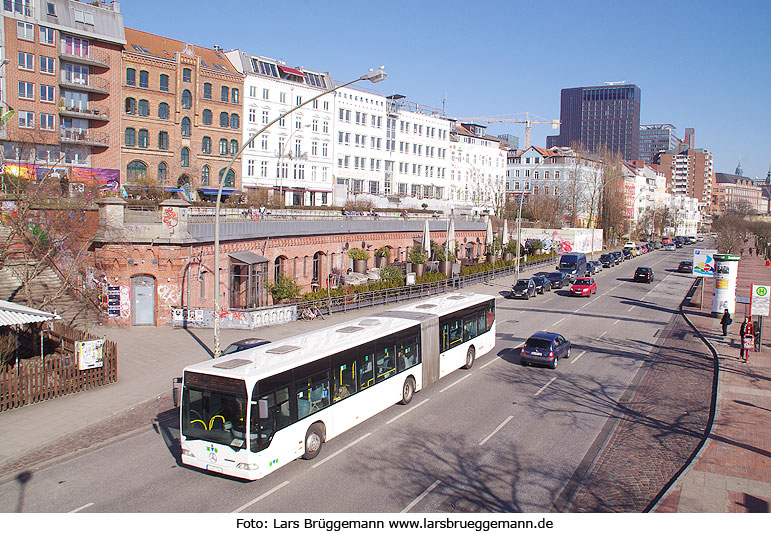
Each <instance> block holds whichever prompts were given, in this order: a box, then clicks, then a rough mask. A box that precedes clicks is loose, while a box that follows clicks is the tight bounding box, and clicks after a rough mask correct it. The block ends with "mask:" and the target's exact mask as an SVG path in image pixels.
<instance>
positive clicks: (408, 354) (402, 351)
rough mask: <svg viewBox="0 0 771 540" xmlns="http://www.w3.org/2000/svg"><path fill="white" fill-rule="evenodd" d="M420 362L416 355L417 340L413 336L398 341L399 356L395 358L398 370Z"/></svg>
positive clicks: (400, 370)
mask: <svg viewBox="0 0 771 540" xmlns="http://www.w3.org/2000/svg"><path fill="white" fill-rule="evenodd" d="M419 362H420V357H419V356H418V342H417V339H415V338H414V337H411V338H407V339H405V340H403V341H400V342H399V357H398V359H397V365H398V366H399V372H402V371H404V370H405V369H410V368H411V367H412V366H414V365H416V364H418V363H419Z"/></svg>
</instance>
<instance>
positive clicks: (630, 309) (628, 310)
mask: <svg viewBox="0 0 771 540" xmlns="http://www.w3.org/2000/svg"><path fill="white" fill-rule="evenodd" d="M633 309H634V306H632V307H630V308H629V309H627V310H626V312H627V313H629V312H630V311H632V310H633Z"/></svg>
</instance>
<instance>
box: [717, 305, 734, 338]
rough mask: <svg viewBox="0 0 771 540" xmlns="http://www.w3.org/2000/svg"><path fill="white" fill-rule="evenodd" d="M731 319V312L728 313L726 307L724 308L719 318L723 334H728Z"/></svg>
mask: <svg viewBox="0 0 771 540" xmlns="http://www.w3.org/2000/svg"><path fill="white" fill-rule="evenodd" d="M732 322H734V321H733V319H731V314H730V313H728V308H726V310H725V313H723V318H722V319H720V326H722V327H723V335H724V336H727V335H728V325H729V324H731V323H732Z"/></svg>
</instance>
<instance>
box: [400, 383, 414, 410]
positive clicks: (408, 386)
mask: <svg viewBox="0 0 771 540" xmlns="http://www.w3.org/2000/svg"><path fill="white" fill-rule="evenodd" d="M414 395H415V379H413V378H412V377H407V379H406V380H405V381H404V387H403V388H402V405H408V404H409V402H410V401H412V396H414Z"/></svg>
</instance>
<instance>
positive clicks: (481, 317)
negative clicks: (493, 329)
mask: <svg viewBox="0 0 771 540" xmlns="http://www.w3.org/2000/svg"><path fill="white" fill-rule="evenodd" d="M476 317H477V335H479V334H484V333H485V332H487V330H488V328H487V322H486V321H485V309H480V310H479V311H477V312H476Z"/></svg>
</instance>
